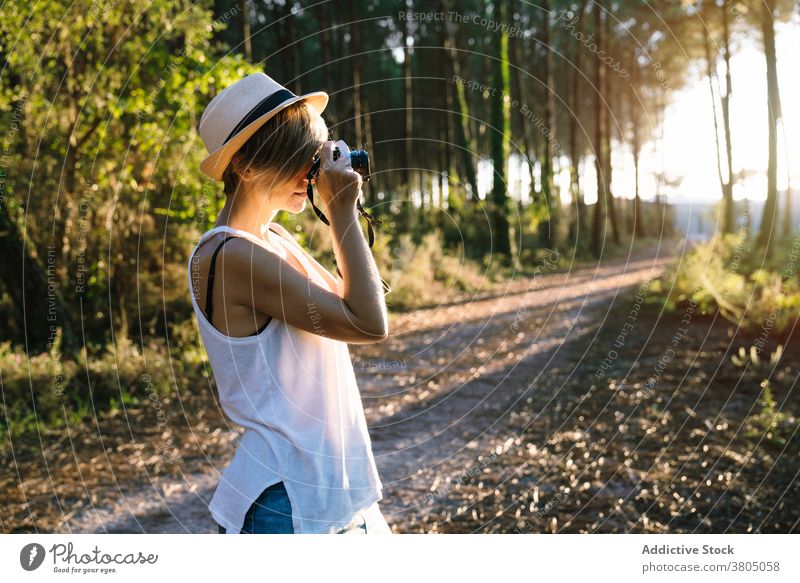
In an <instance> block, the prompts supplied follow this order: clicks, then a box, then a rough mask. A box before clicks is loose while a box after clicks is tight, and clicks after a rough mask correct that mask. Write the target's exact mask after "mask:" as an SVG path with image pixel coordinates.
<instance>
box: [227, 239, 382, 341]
mask: <svg viewBox="0 0 800 583" xmlns="http://www.w3.org/2000/svg"><path fill="white" fill-rule="evenodd" d="M348 236H349V235H348ZM361 237H362V239H363V235H361ZM217 261H218V265H219V267H218V269H219V273H220V274H221V275H222V277H223V279H224V284H223V289H224V294H225V295H226V296H227V297H228V298H229V299H230V300H231V301H233V302H236V303H239V304H242V305H245V306H248V307H252V308H254V309H255V310H257V311H259V312H262V313H264V314H268V315H270V316H272V317H273V318H277V319H279V320H283V321H284V322H286V323H287V324H290V325H291V326H294V327H295V328H299V329H301V330H305V331H306V332H310V333H311V334H316V335H318V336H325V337H327V338H332V339H334V340H341V341H343V342H348V343H351V344H371V343H374V342H380V341H381V340H383V339H384V338H385V337H386V332H387V330H386V328H385V327H383V326H382V323H381V322H379V321H378V322H376V319H375V318H373V317H367V318H364V317H363V316H364V315H365V314H366V312H367V310H359V311H358V312H355V311H353V310H351V309H350V306H349V304H348V302H347V301H346V300H345V299H344V298H342V297H340V296H339V295H338V294H336V293H333V292H331V291H328V290H327V289H325V288H323V287H321V286H319V285H317V284H316V283H315V282H314V281H312V280H311V279H310V278H308V277H307V276H306V275H305V274H303V273H301V272H300V271H298V270H297V269H296V268H295V267H294V266H293V265H291V264H290V263H289V262H288V261H286V260H285V259H283V258H282V257H281V256H280V255H278V254H277V253H274V252H272V251H270V250H268V249H266V248H264V247H261V246H259V245H256V244H255V243H253V242H252V241H249V240H247V239H245V238H243V237H237V238H236V239H234V240H232V241H230V242H229V243H228V244H227V245H225V247H224V248H223V249H222V250H221V252H220V256H219V258H218V259H217ZM356 295H357V297H361V296H358V294H356Z"/></svg>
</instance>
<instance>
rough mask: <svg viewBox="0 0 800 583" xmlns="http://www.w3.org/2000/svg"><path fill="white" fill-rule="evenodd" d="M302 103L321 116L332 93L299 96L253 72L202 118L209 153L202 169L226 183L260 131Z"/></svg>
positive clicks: (222, 95) (221, 95) (214, 102)
mask: <svg viewBox="0 0 800 583" xmlns="http://www.w3.org/2000/svg"><path fill="white" fill-rule="evenodd" d="M298 101H306V103H307V104H308V105H309V106H310V107H311V109H312V110H314V111H316V112H317V113H318V114H319V113H322V111H323V110H324V109H325V106H326V105H327V104H328V94H327V93H325V92H324V91H315V92H313V93H306V94H304V95H295V94H294V93H292V92H291V91H289V90H288V89H286V87H284V86H283V85H281V84H280V83H278V82H277V81H275V80H274V79H272V78H271V77H269V76H268V75H265V74H264V73H253V74H252V75H248V76H247V77H245V78H244V79H241V80H240V81H237V82H236V83H234V84H233V85H230V86H228V87H226V88H225V89H223V90H222V91H221V92H220V93H219V94H218V95H216V96H215V97H214V99H212V100H211V102H210V103H209V104H208V106H207V107H206V109H205V111H203V115H202V116H201V117H200V125H199V126H198V132H199V133H200V137H201V138H202V139H203V143H204V144H205V146H206V150H207V151H208V156H207V157H206V158H205V159H204V160H203V161H202V162H201V163H200V170H201V171H202V172H203V173H204V174H206V175H207V176H210V177H211V178H213V179H214V180H222V174H223V173H224V172H225V168H227V166H228V163H229V162H230V161H231V158H232V157H233V155H234V154H235V153H236V151H237V150H238V149H239V148H241V147H242V146H243V145H244V143H245V142H246V141H247V140H248V139H249V138H250V137H251V136H252V135H253V134H254V133H255V132H256V130H257V129H258V128H260V127H261V126H262V125H264V123H266V121H267V120H268V119H270V118H271V117H272V116H274V115H275V114H276V113H278V112H279V111H280V110H282V109H284V108H286V107H288V106H290V105H291V104H293V103H297V102H298Z"/></svg>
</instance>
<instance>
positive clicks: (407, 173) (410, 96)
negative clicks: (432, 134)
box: [399, 0, 414, 231]
mask: <svg viewBox="0 0 800 583" xmlns="http://www.w3.org/2000/svg"><path fill="white" fill-rule="evenodd" d="M406 8H407V10H409V11H413V10H414V2H413V0H406ZM409 20H410V19H408V18H404V19H403V86H404V105H405V112H404V113H405V140H404V144H403V145H404V148H403V180H404V182H405V196H404V197H403V204H402V205H401V207H400V219H399V222H400V225H401V227H400V229H401V231H408V230H409V229H410V227H411V214H412V211H413V201H412V198H411V197H412V193H413V189H412V185H411V165H412V163H413V162H412V157H413V152H414V150H413V143H412V140H413V139H414V113H413V107H414V92H413V84H412V76H413V74H414V73H413V69H412V67H411V46H410V44H409V38H410V37H411V29H410V28H409V24H408V23H409Z"/></svg>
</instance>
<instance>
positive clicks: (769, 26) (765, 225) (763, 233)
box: [758, 0, 781, 257]
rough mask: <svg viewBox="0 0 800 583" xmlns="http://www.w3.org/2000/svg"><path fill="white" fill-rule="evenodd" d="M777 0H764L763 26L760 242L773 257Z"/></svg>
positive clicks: (778, 105) (778, 109) (777, 99)
mask: <svg viewBox="0 0 800 583" xmlns="http://www.w3.org/2000/svg"><path fill="white" fill-rule="evenodd" d="M774 12H775V0H763V4H762V5H761V30H762V34H763V41H764V56H765V57H766V60H767V128H768V130H769V162H768V164H767V200H766V202H765V203H764V214H763V217H762V219H761V228H760V230H759V234H758V245H759V247H761V248H763V249H764V256H765V257H770V256H771V254H772V249H773V246H774V243H775V213H776V211H777V203H778V120H779V119H780V118H781V100H780V92H779V90H778V66H777V57H776V55H775V22H774Z"/></svg>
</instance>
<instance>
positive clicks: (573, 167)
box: [569, 2, 587, 243]
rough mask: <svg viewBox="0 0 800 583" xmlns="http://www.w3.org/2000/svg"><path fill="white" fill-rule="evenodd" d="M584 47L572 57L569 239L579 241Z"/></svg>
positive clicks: (580, 14)
mask: <svg viewBox="0 0 800 583" xmlns="http://www.w3.org/2000/svg"><path fill="white" fill-rule="evenodd" d="M586 5H587V2H582V3H581V5H580V10H579V12H578V27H579V28H578V32H579V33H581V34H583V17H584V14H585V13H586ZM583 50H584V48H583V47H582V46H581V44H580V43H578V42H576V43H575V56H574V57H573V59H572V83H571V91H570V101H569V106H570V110H571V111H570V115H569V157H570V167H569V183H570V192H571V194H572V203H573V205H574V208H575V219H574V220H570V224H569V240H570V241H572V242H573V243H574V242H577V240H578V229H579V227H580V222H581V217H582V216H583V215H584V214H585V210H586V209H585V208H584V201H583V197H582V196H581V184H580V173H579V172H578V166H579V165H580V159H581V155H580V152H579V151H578V116H579V109H580V98H579V97H578V86H579V83H578V81H579V79H580V72H581V64H582V60H583Z"/></svg>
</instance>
